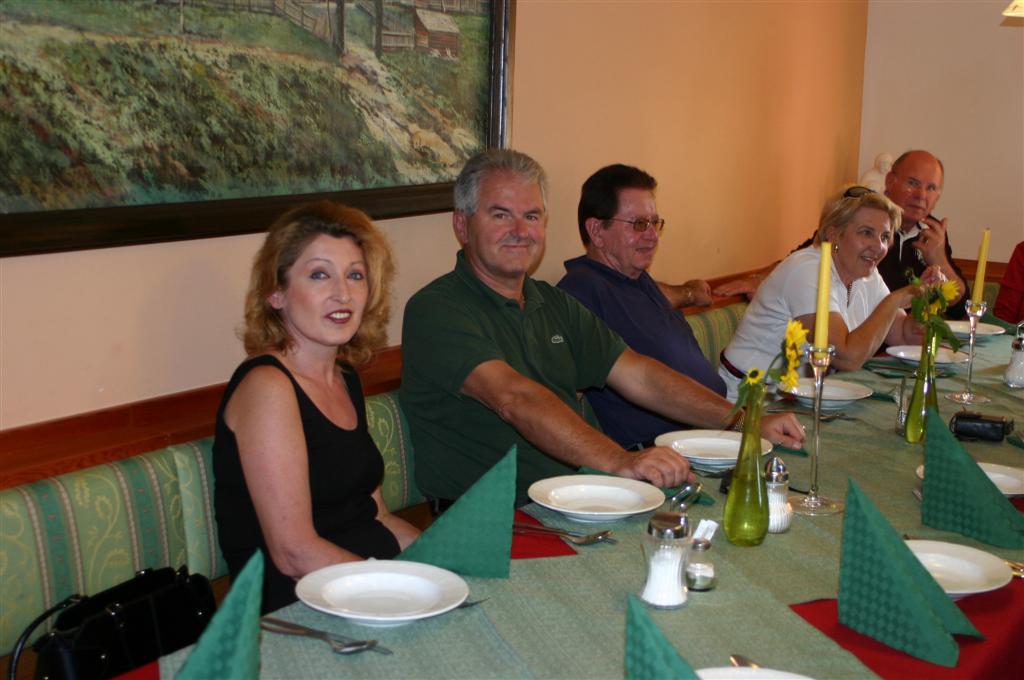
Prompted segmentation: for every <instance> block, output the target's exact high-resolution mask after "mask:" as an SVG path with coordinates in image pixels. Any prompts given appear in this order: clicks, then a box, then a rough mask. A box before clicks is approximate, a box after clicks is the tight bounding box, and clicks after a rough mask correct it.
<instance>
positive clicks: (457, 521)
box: [395, 445, 516, 578]
mask: <svg viewBox="0 0 1024 680" xmlns="http://www.w3.org/2000/svg"><path fill="white" fill-rule="evenodd" d="M515 502H516V447H515V445H513V446H512V448H511V449H509V451H508V453H506V454H505V457H504V458H502V459H501V460H500V461H498V462H497V463H496V464H495V465H494V467H492V468H491V469H490V470H488V471H487V472H486V473H484V476H483V477H481V478H480V479H478V480H477V481H476V483H475V484H474V485H473V486H471V487H470V488H469V490H468V491H466V493H464V494H462V497H461V498H459V499H458V500H457V501H455V502H454V503H453V504H452V506H451V507H450V508H448V509H447V510H445V511H444V512H443V513H442V514H441V516H440V517H438V518H437V519H435V520H434V523H433V524H431V525H430V527H429V528H428V529H427V530H426V531H424V532H423V533H422V534H420V537H419V538H418V539H416V541H415V542H414V543H413V544H412V545H410V546H409V547H408V548H406V549H405V551H404V552H402V554H401V555H399V556H398V557H397V558H395V559H399V560H409V561H411V562H425V563H427V564H433V565H434V566H436V567H442V568H444V569H450V570H452V571H455V572H458V573H460V574H462V575H464V576H485V577H491V578H508V573H509V560H510V559H511V555H512V515H513V514H514V513H515Z"/></svg>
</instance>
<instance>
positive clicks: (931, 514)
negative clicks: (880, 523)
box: [921, 410, 1024, 548]
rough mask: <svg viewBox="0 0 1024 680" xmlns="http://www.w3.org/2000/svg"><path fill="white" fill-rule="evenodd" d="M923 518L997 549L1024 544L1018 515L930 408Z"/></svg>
mask: <svg viewBox="0 0 1024 680" xmlns="http://www.w3.org/2000/svg"><path fill="white" fill-rule="evenodd" d="M921 492H922V494H923V495H924V500H923V501H922V502H921V521H922V522H923V523H924V524H927V525H928V526H930V527H934V528H936V529H945V530H947V531H955V532H957V533H960V534H963V535H965V536H970V537H971V538H976V539H978V540H979V541H983V542H985V543H989V544H991V545H997V546H999V547H1001V548H1024V515H1021V514H1020V512H1018V511H1017V509H1016V508H1015V507H1013V505H1012V504H1011V503H1010V501H1009V500H1008V499H1007V498H1006V496H1004V495H1003V493H1002V492H1001V491H1000V490H999V488H998V487H997V486H996V485H995V484H994V483H993V482H992V480H991V479H989V477H988V475H986V474H985V471H984V470H982V469H981V467H979V466H978V464H977V463H976V462H975V461H974V459H973V458H971V456H970V455H969V454H968V453H967V452H966V451H965V450H964V448H963V446H961V444H960V442H958V441H957V440H956V439H955V438H954V437H953V435H952V433H950V431H949V429H948V428H947V427H946V424H945V423H944V422H943V421H942V419H941V418H940V417H939V414H938V412H937V411H934V410H932V411H929V413H928V425H927V428H926V430H925V444H924V483H923V485H922V487H921Z"/></svg>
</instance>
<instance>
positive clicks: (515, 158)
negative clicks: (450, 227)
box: [455, 149, 548, 215]
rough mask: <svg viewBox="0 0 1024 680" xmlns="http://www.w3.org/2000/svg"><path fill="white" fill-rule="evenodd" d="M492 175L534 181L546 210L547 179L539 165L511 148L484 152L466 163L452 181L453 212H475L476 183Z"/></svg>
mask: <svg viewBox="0 0 1024 680" xmlns="http://www.w3.org/2000/svg"><path fill="white" fill-rule="evenodd" d="M492 172H511V173H514V174H516V175H519V176H520V177H522V178H523V179H524V180H527V181H533V182H536V183H537V185H538V186H539V187H540V195H541V198H542V199H543V201H544V210H547V209H548V176H547V174H546V173H545V172H544V168H542V167H540V163H538V162H537V161H535V160H533V159H532V158H530V157H529V156H527V155H526V154H525V153H521V152H519V151H513V150H512V149H486V150H484V151H481V152H480V153H478V154H477V155H475V156H473V157H472V158H470V159H469V160H468V161H466V166H465V167H464V168H462V172H460V173H459V176H458V178H457V179H456V180H455V209H456V210H458V211H459V212H461V213H464V214H466V215H472V214H473V213H475V212H476V209H477V207H478V205H477V203H479V201H480V183H481V182H482V181H483V180H484V177H487V176H488V175H489V174H491V173H492Z"/></svg>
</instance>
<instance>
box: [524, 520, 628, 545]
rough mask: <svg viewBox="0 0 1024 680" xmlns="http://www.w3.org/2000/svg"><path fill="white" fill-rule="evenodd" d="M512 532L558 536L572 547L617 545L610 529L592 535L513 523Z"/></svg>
mask: <svg viewBox="0 0 1024 680" xmlns="http://www.w3.org/2000/svg"><path fill="white" fill-rule="evenodd" d="M512 531H513V532H518V533H521V534H524V533H531V532H532V533H535V534H552V535H554V536H560V537H561V538H564V539H565V540H567V541H569V542H570V543H572V544H573V545H590V544H592V543H617V541H616V540H615V539H614V538H612V537H611V535H612V532H611V529H606V530H604V531H598V532H596V533H593V534H579V533H575V532H572V531H566V530H565V529H555V528H553V527H546V526H544V525H542V524H526V523H524V522H513V524H512Z"/></svg>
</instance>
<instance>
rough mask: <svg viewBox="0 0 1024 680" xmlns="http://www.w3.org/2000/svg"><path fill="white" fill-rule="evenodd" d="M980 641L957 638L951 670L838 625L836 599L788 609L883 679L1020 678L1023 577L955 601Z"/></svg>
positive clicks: (1022, 665)
mask: <svg viewBox="0 0 1024 680" xmlns="http://www.w3.org/2000/svg"><path fill="white" fill-rule="evenodd" d="M957 605H959V607H960V609H961V610H962V611H963V612H964V614H966V615H967V618H969V619H970V620H971V623H973V624H974V625H975V627H976V628H977V629H978V630H980V631H981V632H982V634H983V635H984V636H985V639H984V640H977V639H975V638H968V637H957V638H956V641H957V642H958V643H959V644H960V659H959V660H958V662H957V665H956V667H955V668H946V667H945V666H937V665H935V664H933V663H928V662H927V661H921V660H920V659H917V658H915V657H912V656H910V655H909V654H905V653H904V652H901V651H898V650H895V649H893V648H891V647H887V646H886V645H883V644H882V643H881V642H878V641H876V640H874V639H872V638H869V637H867V636H866V635H861V634H860V633H858V632H856V631H855V630H853V629H852V628H847V627H846V626H844V625H843V624H841V623H839V603H838V601H836V600H815V601H813V602H804V603H803V604H797V605H793V606H792V607H791V609H793V611H795V612H796V613H797V614H799V615H800V616H802V617H803V618H804V619H805V620H806V621H807V622H808V623H810V624H811V625H812V626H814V627H815V628H817V629H818V630H820V631H821V632H822V633H824V634H825V635H828V636H829V637H830V638H832V639H833V640H835V641H836V642H838V643H839V645H840V646H841V647H842V648H843V649H845V650H846V651H848V652H850V653H852V654H853V655H854V656H856V657H857V658H858V659H860V661H861V663H863V664H864V665H865V666H867V667H868V668H870V669H871V670H872V671H874V672H875V673H877V674H878V675H880V676H882V677H883V678H894V679H896V678H898V679H899V680H904V679H905V678H927V679H928V680H943V679H944V678H993V679H995V678H1000V679H1002V678H1024V651H1022V649H1024V580H1022V579H1019V578H1014V579H1013V580H1011V581H1010V584H1009V585H1007V586H1006V587H1004V588H1000V589H999V590H994V591H992V592H989V593H982V594H980V595H972V596H970V597H966V598H964V599H962V600H959V601H958V602H957Z"/></svg>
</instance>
